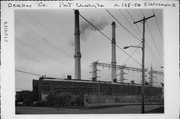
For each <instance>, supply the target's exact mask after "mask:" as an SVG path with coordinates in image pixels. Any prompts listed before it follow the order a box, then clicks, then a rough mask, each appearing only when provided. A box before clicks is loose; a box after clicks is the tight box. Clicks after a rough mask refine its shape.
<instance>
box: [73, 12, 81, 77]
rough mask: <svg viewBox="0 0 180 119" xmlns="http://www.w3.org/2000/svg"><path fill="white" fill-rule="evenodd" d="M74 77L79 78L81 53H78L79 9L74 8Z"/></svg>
mask: <svg viewBox="0 0 180 119" xmlns="http://www.w3.org/2000/svg"><path fill="white" fill-rule="evenodd" d="M74 14H75V33H74V36H75V54H74V59H75V79H79V80H80V79H81V53H80V30H79V11H78V10H75V12H74Z"/></svg>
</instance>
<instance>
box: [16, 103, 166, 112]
mask: <svg viewBox="0 0 180 119" xmlns="http://www.w3.org/2000/svg"><path fill="white" fill-rule="evenodd" d="M160 107H161V106H159V105H146V106H145V112H147V113H158V112H152V110H155V109H156V110H157V109H159V108H160ZM160 112H161V113H163V109H161V111H160ZM126 113H132V114H138V113H141V105H131V106H119V107H108V108H94V109H92V108H79V109H77V108H74V109H72V108H71V109H70V108H49V107H16V114H126Z"/></svg>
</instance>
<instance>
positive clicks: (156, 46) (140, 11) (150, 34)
mask: <svg viewBox="0 0 180 119" xmlns="http://www.w3.org/2000/svg"><path fill="white" fill-rule="evenodd" d="M140 12H141V13H142V15H143V16H144V17H145V15H144V13H143V11H142V10H140ZM146 23H147V27H148V30H149V32H150V36H151V39H152V41H153V43H154V46H155V48H156V49H157V53H158V55H159V58H162V56H161V54H160V52H159V49H158V47H157V45H156V42H155V40H154V37H153V34H152V32H151V29H150V27H149V23H148V21H147V22H146Z"/></svg>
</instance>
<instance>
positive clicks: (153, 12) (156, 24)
mask: <svg viewBox="0 0 180 119" xmlns="http://www.w3.org/2000/svg"><path fill="white" fill-rule="evenodd" d="M152 11H153V14H155V13H154V10H153V9H152ZM155 21H156V25H157V27H158V31H159V33H160V36H161V39H162V40H163V35H162V33H161V31H160V27H159V24H158V22H157V18H156V15H155Z"/></svg>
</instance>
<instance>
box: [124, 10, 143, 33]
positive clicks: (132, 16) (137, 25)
mask: <svg viewBox="0 0 180 119" xmlns="http://www.w3.org/2000/svg"><path fill="white" fill-rule="evenodd" d="M126 12H127V13H128V15H129V16H130V17H131V19H132V20H133V22H135V20H134V18H133V16H132V15H131V13H130V12H129V11H128V10H127V9H126ZM135 25H136V27H137V28H138V31H139V33H140V34H141V33H142V32H141V30H140V28H139V26H138V25H137V24H135Z"/></svg>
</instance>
